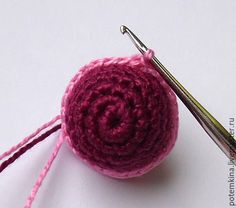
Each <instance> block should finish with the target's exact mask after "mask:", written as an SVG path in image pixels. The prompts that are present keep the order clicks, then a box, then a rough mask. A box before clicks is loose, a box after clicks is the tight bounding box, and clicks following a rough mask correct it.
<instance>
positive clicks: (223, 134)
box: [120, 25, 236, 165]
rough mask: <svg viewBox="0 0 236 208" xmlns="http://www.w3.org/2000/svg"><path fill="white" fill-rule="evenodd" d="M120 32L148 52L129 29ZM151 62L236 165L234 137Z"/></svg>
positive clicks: (163, 67) (122, 27)
mask: <svg viewBox="0 0 236 208" xmlns="http://www.w3.org/2000/svg"><path fill="white" fill-rule="evenodd" d="M120 31H121V33H122V34H127V35H128V36H129V37H130V39H131V40H132V42H133V43H134V45H135V46H136V48H137V49H138V50H139V51H140V52H141V53H142V54H144V53H146V52H147V50H148V48H147V47H146V45H145V44H144V43H143V42H142V41H141V40H140V39H139V38H138V37H137V36H136V35H135V34H134V33H133V32H132V31H131V30H130V29H129V28H128V27H126V26H124V25H122V26H121V27H120ZM151 62H152V64H153V66H154V67H155V69H156V70H157V71H158V72H159V73H160V74H161V75H162V77H163V78H164V79H165V80H166V82H167V83H168V84H169V85H170V87H171V88H172V89H173V90H174V92H175V93H176V95H177V96H178V97H179V98H180V100H181V101H182V102H183V103H184V104H185V106H186V107H187V108H188V109H189V111H190V112H191V113H192V114H193V116H194V117H195V118H196V120H197V121H198V122H199V124H200V125H201V126H202V127H203V129H204V130H205V131H206V132H207V134H208V135H209V136H210V137H211V138H212V140H213V141H214V142H215V143H216V144H217V145H218V146H219V148H220V149H221V150H222V151H223V152H224V153H225V155H226V156H227V157H228V158H229V159H230V160H232V161H233V163H234V164H235V165H236V140H235V139H234V138H233V136H232V135H231V134H230V133H229V132H228V131H227V130H226V129H225V128H224V127H223V126H222V125H221V124H220V123H219V122H218V121H217V120H216V119H215V118H214V117H213V116H212V115H211V114H210V113H209V112H208V111H207V110H206V109H205V108H204V107H203V106H202V105H201V104H200V103H199V102H198V101H197V100H196V99H195V98H194V97H193V96H192V95H191V94H190V93H189V92H188V91H187V90H186V89H185V88H184V87H183V85H181V84H180V83H179V82H178V81H177V79H176V78H175V77H174V76H173V75H172V74H171V73H170V72H169V71H168V70H167V69H166V68H165V66H164V65H162V63H161V62H160V61H159V60H158V59H157V58H156V57H155V56H153V57H152V59H151Z"/></svg>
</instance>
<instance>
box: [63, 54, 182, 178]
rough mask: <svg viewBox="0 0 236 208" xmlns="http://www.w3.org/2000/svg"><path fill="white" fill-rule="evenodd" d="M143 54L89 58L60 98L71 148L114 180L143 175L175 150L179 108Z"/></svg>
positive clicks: (86, 161)
mask: <svg viewBox="0 0 236 208" xmlns="http://www.w3.org/2000/svg"><path fill="white" fill-rule="evenodd" d="M153 55H154V53H153V51H151V50H149V51H148V53H147V54H145V56H142V55H136V56H133V57H128V58H127V57H125V58H105V59H99V60H95V61H93V62H91V63H90V64H88V65H86V66H84V67H83V68H81V69H80V70H79V72H78V73H77V74H76V75H75V76H74V78H73V79H72V80H71V81H70V83H69V85H68V87H67V90H66V92H65V94H64V97H63V99H62V110H61V116H62V131H63V134H64V137H66V140H67V141H68V142H69V145H70V146H71V148H72V150H73V152H74V153H75V154H76V155H78V156H79V157H80V158H82V159H83V161H85V163H87V164H89V165H90V166H91V167H93V168H94V169H95V170H97V171H98V172H101V173H103V174H106V175H108V176H112V177H116V178H130V177H135V176H140V175H143V174H144V173H146V172H148V171H150V170H151V169H152V168H154V167H155V166H157V165H158V164H160V162H161V161H163V159H164V158H165V157H166V156H167V155H168V154H169V152H170V151H171V149H172V148H173V146H174V144H175V141H176V137H177V131H178V106H177V101H176V96H175V94H174V93H173V92H172V90H171V88H170V87H169V86H168V85H167V83H166V82H165V81H164V80H163V78H162V77H161V76H160V75H159V73H157V71H156V70H155V69H154V68H153V67H152V66H151V65H150V59H151V58H152V57H153Z"/></svg>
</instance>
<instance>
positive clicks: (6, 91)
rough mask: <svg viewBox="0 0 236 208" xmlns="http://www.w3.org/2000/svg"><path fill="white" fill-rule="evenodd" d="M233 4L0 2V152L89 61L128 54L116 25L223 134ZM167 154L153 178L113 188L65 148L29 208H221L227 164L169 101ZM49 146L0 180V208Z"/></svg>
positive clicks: (11, 206)
mask: <svg viewBox="0 0 236 208" xmlns="http://www.w3.org/2000/svg"><path fill="white" fill-rule="evenodd" d="M235 11H236V1H234V0H225V1H223V0H222V1H220V0H217V1H216V0H202V1H198V0H196V1H187V0H186V1H184V0H173V1H167V0H162V1H157V0H153V1H147V0H146V1H138V0H135V1H118V0H117V1H114V0H113V1H111V0H110V1H108V0H107V1H104V0H103V1H90V0H86V1H78V0H77V1H76V0H74V1H71V0H68V1H58V0H51V1H46V0H34V1H30V0H28V1H26V0H21V1H17V0H6V1H5V0H0V117H1V120H0V130H1V136H0V152H1V153H2V152H3V151H5V150H7V149H8V148H9V147H11V146H12V145H14V144H16V143H17V142H19V141H20V140H21V139H22V138H23V137H24V136H27V135H28V134H30V133H31V132H33V131H34V130H35V129H36V128H37V127H39V126H40V125H41V124H43V123H44V122H46V121H48V120H50V119H51V118H52V117H53V116H55V115H57V114H58V113H59V111H60V101H61V97H62V95H63V93H64V90H65V87H66V85H67V83H68V82H69V80H70V79H71V77H72V76H73V75H74V74H75V72H76V71H77V69H79V68H80V67H81V66H83V65H84V64H86V63H88V62H89V61H90V60H91V59H96V58H102V57H106V56H128V55H132V54H135V53H138V51H137V50H136V49H135V48H134V47H133V45H132V44H131V42H130V40H128V38H127V37H124V36H122V35H121V34H120V31H119V26H120V25H121V24H126V25H127V26H129V27H130V28H131V29H133V30H134V31H135V32H136V34H137V35H138V36H139V37H140V38H141V39H142V40H143V41H144V42H145V43H146V44H147V45H148V46H149V47H151V48H153V49H154V50H155V51H156V54H157V56H158V57H159V58H160V60H161V61H162V63H163V64H164V65H166V67H167V68H169V69H170V71H171V72H172V73H173V74H174V75H175V76H176V78H178V79H179V81H180V82H182V83H183V85H184V86H185V87H186V88H187V89H188V90H189V91H190V92H191V93H192V94H193V95H194V96H195V97H196V98H197V99H198V100H199V101H200V102H201V103H202V104H203V105H204V106H205V107H206V108H207V109H208V110H209V111H210V112H211V113H212V114H213V115H214V116H215V117H216V118H217V119H218V120H219V121H220V122H222V123H223V124H224V125H225V126H226V127H227V128H228V127H229V124H228V122H229V117H234V116H235V113H236V109H235V106H236V99H235V97H236V94H235V89H236V83H235V75H236V53H235V51H236V12H235ZM179 109H180V129H179V136H178V141H177V144H176V146H175V148H174V150H173V152H172V153H171V154H170V156H169V157H168V158H167V160H166V161H165V162H164V163H163V164H161V165H160V166H159V167H158V168H156V169H155V170H153V171H152V172H150V173H149V174H147V175H145V176H144V177H141V178H136V179H131V180H116V179H111V178H108V177H106V176H103V175H100V174H98V173H97V172H95V171H93V170H92V169H90V168H88V167H87V166H85V165H84V164H83V163H81V162H80V160H78V158H76V157H75V156H74V155H73V154H72V152H71V151H70V149H69V148H68V146H67V145H66V144H64V145H63V147H62V149H61V151H60V153H59V156H58V158H57V159H56V161H55V163H54V164H53V167H52V169H51V171H50V173H49V174H48V176H47V178H46V180H45V181H44V183H43V186H42V188H41V189H40V191H39V193H38V196H37V198H36V201H35V203H34V204H33V207H40V208H41V207H43V208H48V207H53V208H67V207H68V208H78V207H79V208H87V207H88V208H90V207H96V208H100V207H102V208H118V207H122V208H144V207H147V208H149V207H150V208H154V207H155V208H156V207H161V208H172V207H174V208H191V207H192V208H198V207H214V208H225V207H229V205H228V202H229V199H228V193H229V190H228V189H229V188H228V183H227V179H228V174H229V172H228V169H229V166H228V165H227V162H228V160H227V158H226V157H225V156H224V155H223V154H222V153H221V151H220V150H219V149H218V148H217V147H216V145H215V144H214V143H213V142H212V141H211V139H210V138H209V137H208V136H207V135H206V133H205V132H204V131H203V130H202V129H201V128H200V126H199V124H198V123H197V122H196V121H195V119H194V118H193V116H192V115H190V113H189V112H188V110H187V109H186V108H185V107H184V106H183V104H182V103H181V102H180V101H179ZM55 142H56V137H55V136H52V137H50V138H49V139H47V140H46V141H44V142H43V143H41V144H39V145H37V146H36V147H34V148H33V150H30V151H29V152H27V153H26V154H25V155H24V156H22V157H21V159H19V160H17V161H16V162H15V163H14V164H13V165H11V166H10V167H9V168H7V169H6V170H5V171H4V172H3V173H1V174H0V202H1V205H0V206H1V208H15V207H23V204H24V203H25V201H26V198H27V196H28V194H29V193H30V191H31V188H32V186H33V184H34V183H35V180H36V178H37V177H38V174H39V172H40V171H41V169H42V168H43V166H44V164H45V163H46V161H47V159H48V157H49V155H50V154H51V151H52V149H53V147H54V145H55Z"/></svg>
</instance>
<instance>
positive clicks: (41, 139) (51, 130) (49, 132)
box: [0, 124, 61, 173]
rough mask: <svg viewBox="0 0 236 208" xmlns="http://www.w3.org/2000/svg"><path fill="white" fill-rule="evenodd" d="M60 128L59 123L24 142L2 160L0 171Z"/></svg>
mask: <svg viewBox="0 0 236 208" xmlns="http://www.w3.org/2000/svg"><path fill="white" fill-rule="evenodd" d="M60 128H61V124H58V125H56V126H55V127H53V128H51V129H50V130H48V131H47V132H45V133H44V134H42V135H41V136H39V137H37V138H35V139H34V140H32V141H31V142H30V143H28V144H26V145H25V146H23V147H21V148H20V149H19V150H18V151H17V152H15V153H14V154H13V155H12V156H11V157H10V158H8V159H7V160H5V161H4V162H2V164H1V165H0V173H1V172H2V171H3V170H4V169H5V168H7V167H8V166H9V165H10V164H12V163H13V162H14V161H15V160H16V159H18V158H19V157H20V156H21V155H23V154H24V153H25V152H26V151H28V150H29V149H31V148H32V147H33V146H35V145H36V144H38V143H39V142H41V141H43V140H45V139H46V138H47V137H48V136H50V135H51V134H52V133H54V132H55V131H57V130H58V129H60Z"/></svg>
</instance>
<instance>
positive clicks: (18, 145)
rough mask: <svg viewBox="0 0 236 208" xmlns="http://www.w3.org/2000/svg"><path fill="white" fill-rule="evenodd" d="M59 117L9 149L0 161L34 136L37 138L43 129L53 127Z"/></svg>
mask: <svg viewBox="0 0 236 208" xmlns="http://www.w3.org/2000/svg"><path fill="white" fill-rule="evenodd" d="M60 119H61V116H60V115H58V116H56V117H55V118H53V119H52V120H51V121H49V122H47V123H45V124H44V125H43V126H41V127H40V128H38V129H37V130H36V131H35V132H34V133H32V134H30V135H29V136H27V137H25V138H24V139H23V140H22V141H21V142H20V143H18V144H17V145H15V146H13V147H11V148H10V149H9V150H8V151H6V152H4V153H3V154H1V155H0V160H2V159H4V158H5V157H7V156H9V155H11V154H12V153H13V152H15V151H16V150H18V149H20V148H21V147H22V146H24V145H25V144H27V143H28V142H29V141H31V140H32V139H33V138H34V137H35V136H37V135H38V134H39V133H40V132H41V131H43V130H44V129H46V128H48V127H49V126H51V125H53V124H54V123H55V122H56V121H58V120H60Z"/></svg>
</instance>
